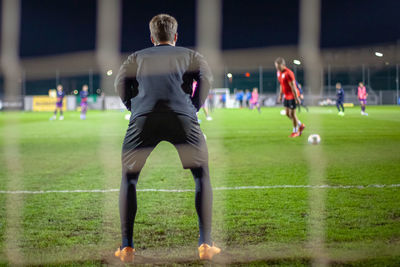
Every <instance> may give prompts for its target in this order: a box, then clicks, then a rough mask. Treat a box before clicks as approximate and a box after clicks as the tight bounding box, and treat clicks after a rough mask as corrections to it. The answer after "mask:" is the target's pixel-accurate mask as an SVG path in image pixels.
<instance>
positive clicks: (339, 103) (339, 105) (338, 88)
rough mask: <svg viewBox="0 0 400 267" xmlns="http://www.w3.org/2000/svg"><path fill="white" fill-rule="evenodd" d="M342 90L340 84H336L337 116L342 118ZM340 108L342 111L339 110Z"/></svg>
mask: <svg viewBox="0 0 400 267" xmlns="http://www.w3.org/2000/svg"><path fill="white" fill-rule="evenodd" d="M343 102H344V90H343V87H342V84H341V83H336V107H337V109H338V111H339V113H338V115H339V116H344V106H343ZM340 108H342V110H340Z"/></svg>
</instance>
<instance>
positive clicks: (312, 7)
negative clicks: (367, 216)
mask: <svg viewBox="0 0 400 267" xmlns="http://www.w3.org/2000/svg"><path fill="white" fill-rule="evenodd" d="M299 17H300V36H299V50H300V55H301V57H302V58H303V59H304V74H305V82H306V84H307V85H308V86H309V87H310V88H311V92H312V94H314V95H315V94H316V93H318V91H320V90H318V87H319V86H321V84H323V68H322V62H321V61H322V60H321V51H320V30H321V1H320V0H301V1H300V16H299ZM309 123H310V124H312V125H313V127H318V126H319V125H320V124H321V122H320V118H319V117H318V116H316V117H314V118H313V119H312V120H311V121H310V122H309ZM305 152H306V158H307V161H308V162H309V166H310V170H309V180H310V184H311V185H321V184H324V183H325V178H324V177H325V170H326V162H325V160H324V155H323V150H322V149H321V148H320V147H305ZM325 202H326V195H325V191H323V190H318V189H317V190H316V189H313V188H311V189H310V190H309V196H308V204H309V207H310V216H309V226H308V232H309V240H308V242H309V246H310V247H311V251H310V253H311V257H312V260H313V265H314V266H328V261H327V255H326V249H325V217H324V212H325Z"/></svg>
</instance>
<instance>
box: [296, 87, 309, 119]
mask: <svg viewBox="0 0 400 267" xmlns="http://www.w3.org/2000/svg"><path fill="white" fill-rule="evenodd" d="M296 86H297V89H298V91H297V94H298V96H299V98H300V106H302V107H303V108H305V109H306V111H307V112H308V107H307V105H306V104H305V103H304V92H303V86H301V84H300V83H298V82H297V81H296ZM300 106H299V113H300Z"/></svg>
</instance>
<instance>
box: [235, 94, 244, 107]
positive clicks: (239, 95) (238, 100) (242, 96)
mask: <svg viewBox="0 0 400 267" xmlns="http://www.w3.org/2000/svg"><path fill="white" fill-rule="evenodd" d="M243 98H244V92H243V90H239V91H238V92H237V93H236V101H237V102H238V104H239V107H240V108H242V107H243Z"/></svg>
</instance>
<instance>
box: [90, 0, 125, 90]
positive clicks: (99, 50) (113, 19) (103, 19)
mask: <svg viewBox="0 0 400 267" xmlns="http://www.w3.org/2000/svg"><path fill="white" fill-rule="evenodd" d="M121 5H122V2H121V0H114V1H109V0H98V1H97V39H96V57H97V64H98V66H99V70H100V77H101V89H102V91H103V92H105V94H106V95H115V94H116V93H115V90H114V79H111V78H110V77H107V76H106V73H107V71H108V70H110V69H111V70H114V71H117V70H118V69H119V64H120V42H121V33H120V32H121V31H120V29H121V9H122V6H121ZM112 78H113V76H112Z"/></svg>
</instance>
